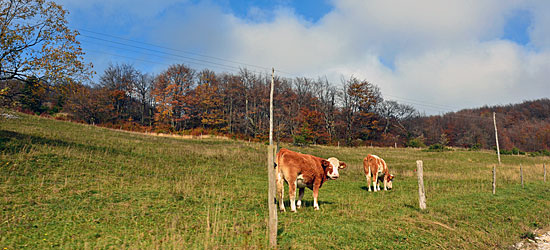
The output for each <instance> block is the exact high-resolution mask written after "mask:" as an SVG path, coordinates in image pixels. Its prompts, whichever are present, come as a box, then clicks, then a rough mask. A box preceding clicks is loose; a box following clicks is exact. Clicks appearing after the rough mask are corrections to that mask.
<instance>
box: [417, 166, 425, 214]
mask: <svg viewBox="0 0 550 250" xmlns="http://www.w3.org/2000/svg"><path fill="white" fill-rule="evenodd" d="M416 173H417V175H418V201H419V202H420V209H421V210H424V209H426V194H425V191H424V176H423V175H424V171H423V169H422V161H421V160H418V161H416Z"/></svg>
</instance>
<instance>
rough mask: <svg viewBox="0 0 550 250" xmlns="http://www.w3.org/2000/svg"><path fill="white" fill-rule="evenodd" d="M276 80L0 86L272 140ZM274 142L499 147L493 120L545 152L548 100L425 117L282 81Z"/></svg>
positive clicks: (78, 115)
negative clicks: (270, 127)
mask: <svg viewBox="0 0 550 250" xmlns="http://www.w3.org/2000/svg"><path fill="white" fill-rule="evenodd" d="M270 82H271V75H267V74H258V73H253V72H251V71H249V70H247V69H242V70H241V71H240V72H239V73H236V74H231V73H216V72H213V71H210V70H207V69H205V70H202V71H196V70H194V69H192V68H190V67H188V66H186V65H183V64H174V65H171V66H169V67H168V68H167V69H166V70H164V71H162V72H161V73H159V74H158V75H156V76H153V75H150V74H146V73H142V72H140V71H138V70H136V69H135V68H134V67H133V66H132V65H130V64H114V65H110V66H109V67H108V68H107V69H106V70H105V71H104V72H103V73H102V74H101V76H100V77H99V80H98V82H97V83H96V84H93V85H91V86H90V85H85V84H82V83H76V82H64V81H57V82H53V81H52V82H46V81H41V80H40V79H34V80H27V81H18V80H3V81H0V89H8V91H3V92H2V93H1V95H0V97H1V100H0V101H2V105H3V106H9V107H12V108H18V109H19V110H22V111H28V112H32V113H36V114H44V113H46V114H50V115H52V116H54V117H57V118H58V119H68V120H74V121H79V122H84V123H89V124H98V125H101V126H107V127H114V128H122V129H128V130H134V131H149V132H161V133H180V134H194V135H199V134H219V135H226V136H229V137H233V138H241V139H251V140H256V141H264V140H266V138H267V136H268V134H267V131H268V121H269V117H268V115H269V106H268V103H269V102H268V100H269V95H268V93H269V84H270ZM274 107H275V111H274V115H275V120H274V121H275V124H274V130H275V131H274V133H275V134H274V135H275V139H276V140H279V141H286V142H293V143H296V144H332V145H337V144H338V145H350V146H359V145H364V146H366V145H369V146H370V145H374V146H394V145H398V146H421V145H423V144H427V145H432V144H441V145H445V146H455V147H466V148H487V149H490V148H492V147H493V146H494V145H495V143H494V132H493V129H494V128H493V122H492V112H496V113H497V124H498V126H499V139H500V144H501V147H502V148H503V149H508V150H512V149H513V148H519V149H521V150H523V151H538V150H548V149H550V148H549V145H550V112H549V111H550V100H549V99H540V100H536V101H526V102H523V103H521V104H514V105H506V106H495V107H482V108H478V109H467V110H461V111H458V112H451V113H447V114H445V115H437V116H427V117H426V116H421V115H419V113H418V112H417V111H416V110H415V109H414V108H413V107H411V106H409V105H406V104H401V103H398V102H395V101H392V100H384V98H383V96H382V93H381V92H380V89H379V88H378V86H376V85H375V84H373V83H371V82H368V81H367V80H363V79H359V78H357V77H354V76H350V77H349V78H342V79H341V82H340V85H339V86H336V85H335V84H333V83H330V82H329V81H328V80H327V79H324V78H318V79H310V78H304V77H298V78H293V79H291V78H283V77H275V92H274Z"/></svg>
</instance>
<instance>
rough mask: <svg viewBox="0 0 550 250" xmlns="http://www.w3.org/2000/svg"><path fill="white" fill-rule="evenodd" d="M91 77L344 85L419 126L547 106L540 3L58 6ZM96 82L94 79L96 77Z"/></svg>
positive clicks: (107, 2)
mask: <svg viewBox="0 0 550 250" xmlns="http://www.w3.org/2000/svg"><path fill="white" fill-rule="evenodd" d="M59 3H61V4H62V5H63V6H65V8H66V9H67V10H69V12H70V14H69V16H68V19H69V25H70V26H71V27H73V28H75V29H78V30H79V31H80V33H81V34H82V35H81V36H80V37H79V39H80V41H81V42H82V47H83V49H84V51H85V52H86V53H87V55H86V59H87V60H88V61H90V62H92V63H93V64H94V69H95V71H97V72H98V75H101V73H102V71H103V70H104V69H105V67H106V66H107V65H109V63H130V64H132V65H134V66H135V67H136V68H138V69H140V70H141V71H143V72H148V73H153V74H156V73H159V72H161V71H162V70H164V69H165V68H166V67H168V65H170V64H174V63H185V64H188V65H189V66H191V67H193V68H195V69H197V70H201V69H203V68H209V69H212V70H215V71H218V72H237V71H238V70H239V68H242V67H247V68H249V69H251V70H254V71H257V72H262V73H265V72H268V71H269V69H270V68H271V67H275V69H276V70H278V72H277V73H278V74H279V75H281V76H284V77H297V76H306V77H312V78H317V77H327V78H328V79H329V80H330V81H331V82H332V83H333V84H334V85H339V84H340V82H341V79H342V77H346V78H347V77H349V76H351V75H354V76H357V77H360V78H364V79H367V80H369V81H370V82H373V83H375V84H377V85H378V86H379V87H380V88H381V90H382V94H383V95H384V97H385V98H386V99H393V100H396V101H399V102H402V103H407V104H411V105H413V106H415V107H416V108H417V109H419V110H420V111H423V112H426V113H427V114H438V113H443V112H448V111H452V110H458V109H461V108H470V107H479V106H483V105H498V104H508V103H516V102H521V101H523V100H530V99H536V98H543V97H546V98H548V97H550V90H549V89H550V88H549V86H550V84H549V83H548V80H547V79H550V32H547V31H548V30H550V15H548V14H547V13H550V1H544V0H526V1H515V0H486V1H478V0H419V1H407V0H403V1H383V0H319V1H314V0H302V1H292V0H273V1H268V0H252V1H230V0H209V1H203V0H157V1H145V0H87V1H74V0H71V1H69V0H60V1H59ZM96 79H98V77H96Z"/></svg>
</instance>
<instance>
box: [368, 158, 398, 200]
mask: <svg viewBox="0 0 550 250" xmlns="http://www.w3.org/2000/svg"><path fill="white" fill-rule="evenodd" d="M363 170H364V171H365V175H366V176H367V187H368V188H369V192H370V191H371V188H370V181H371V178H372V185H373V190H374V192H376V191H380V185H379V184H378V180H379V179H382V180H383V182H384V190H388V189H392V182H393V175H391V174H390V171H389V169H388V165H386V162H385V161H384V160H383V159H382V158H380V157H378V156H376V155H371V154H369V155H367V157H365V159H363Z"/></svg>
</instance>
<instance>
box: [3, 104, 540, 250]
mask: <svg viewBox="0 0 550 250" xmlns="http://www.w3.org/2000/svg"><path fill="white" fill-rule="evenodd" d="M0 119H1V120H0V191H1V192H2V194H3V195H2V196H3V197H2V198H1V199H0V209H1V210H2V212H1V213H0V223H1V224H2V227H1V230H0V247H1V248H7V249H45V248H49V247H55V248H64V249H87V248H93V249H96V248H110V247H114V248H131V249H136V248H140V249H152V248H163V249H181V248H185V249H197V248H200V249H203V248H220V249H227V248H246V249H249V248H265V247H266V246H267V244H266V243H267V242H266V237H265V235H266V233H265V226H266V216H267V213H266V212H267V206H266V205H267V201H266V198H267V183H266V180H267V174H266V170H265V168H266V167H265V164H266V163H265V162H266V147H265V145H262V144H257V143H246V142H240V141H232V140H182V139H176V138H165V137H155V136H145V135H139V134H130V133H124V132H117V131H112V130H108V129H104V128H98V127H94V126H87V125H81V124H74V123H68V122H60V121H55V120H49V119H43V118H40V117H36V116H27V115H23V114H13V115H11V116H10V117H9V118H6V116H2V118H0ZM290 148H291V149H293V150H296V151H301V152H303V153H311V154H315V155H317V156H320V157H330V156H336V157H338V158H339V159H341V160H343V161H345V162H347V163H348V168H347V169H344V170H342V171H341V178H340V179H338V180H336V181H329V182H328V183H325V184H324V185H323V187H322V188H321V190H320V194H319V200H320V207H321V210H320V211H314V210H313V207H312V195H311V191H310V190H307V191H306V195H305V197H304V200H305V207H304V208H302V209H301V210H299V211H298V213H295V214H293V213H288V212H287V213H279V234H278V235H279V238H278V242H279V246H280V247H281V248H283V249H286V248H292V249H294V248H301V249H304V248H305V249H320V248H323V249H326V248H333V249H342V248H344V249H368V248H376V249H388V248H390V249H392V248H393V249H419V248H428V249H430V248H431V249H440V248H470V249H472V248H476V249H487V248H506V247H507V246H510V245H512V244H513V243H514V242H516V241H518V240H519V239H520V237H521V236H522V235H525V234H526V233H527V232H530V231H531V230H533V229H535V228H542V227H546V226H549V223H550V221H549V220H548V218H550V183H548V182H547V183H544V182H543V180H542V178H543V168H542V163H546V165H547V167H548V165H549V163H550V158H548V157H524V156H503V165H502V166H499V169H498V170H497V173H498V182H497V187H498V188H497V194H496V195H492V194H491V177H492V174H491V170H492V166H493V164H494V163H495V161H496V157H495V155H494V154H493V153H492V152H490V151H480V152H470V151H460V150H457V151H450V152H443V153H429V152H423V151H420V150H415V149H392V148H365V147H362V148H345V147H339V148H337V147H324V146H315V147H306V148H297V147H292V146H291V147H290ZM368 153H373V154H377V155H379V156H381V157H383V158H384V159H385V160H386V162H387V163H388V164H389V167H390V170H391V172H392V173H394V174H395V175H396V180H395V183H394V190H392V191H389V192H377V193H369V192H367V191H366V183H365V177H364V174H363V173H362V169H361V168H362V166H361V164H362V163H361V162H362V159H363V157H364V156H365V155H366V154H368ZM418 159H421V160H423V161H424V168H425V170H424V171H425V180H424V181H425V184H426V191H427V201H428V203H427V205H428V209H427V210H426V211H420V210H419V209H418V197H417V195H418V184H417V180H416V175H415V172H414V170H415V166H416V165H415V161H416V160H418ZM520 163H521V164H522V166H523V169H524V175H525V187H524V188H522V187H521V184H520V182H519V164H520ZM286 190H288V189H286ZM285 197H288V195H287V194H285ZM285 202H286V203H287V205H288V201H287V200H285Z"/></svg>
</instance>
